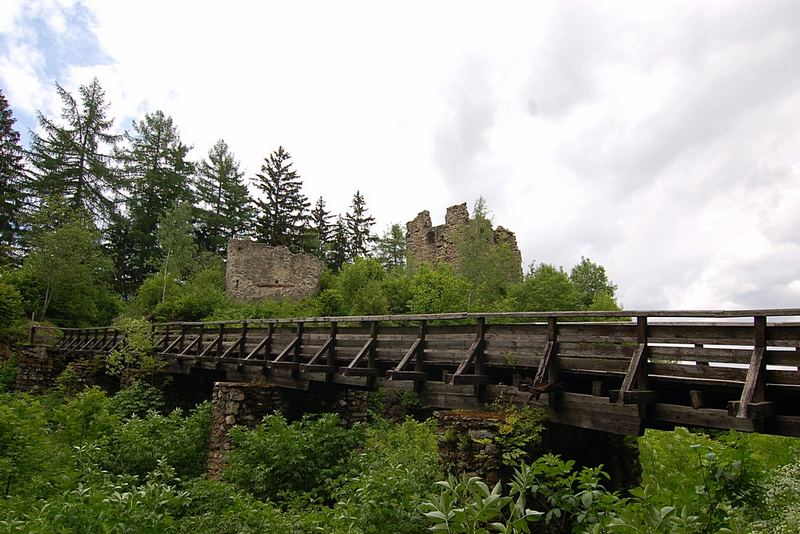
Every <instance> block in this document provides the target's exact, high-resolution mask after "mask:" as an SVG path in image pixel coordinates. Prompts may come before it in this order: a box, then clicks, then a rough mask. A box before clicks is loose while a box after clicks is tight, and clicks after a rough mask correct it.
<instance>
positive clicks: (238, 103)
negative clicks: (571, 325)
mask: <svg viewBox="0 0 800 534" xmlns="http://www.w3.org/2000/svg"><path fill="white" fill-rule="evenodd" d="M529 4H534V5H533V6H531V5H529ZM488 6H489V4H487V3H485V2H481V3H470V2H464V1H454V2H441V1H437V2H411V1H405V2H397V3H394V5H393V7H386V3H382V2H363V3H352V2H329V1H322V2H307V1H304V2H281V3H267V2H245V1H241V2H236V1H229V2H200V1H191V2H188V1H187V2H177V1H170V2H164V1H163V0H162V1H157V2H156V1H153V2H148V1H141V0H139V1H136V2H109V1H101V0H97V1H88V0H87V1H84V2H70V1H61V0H53V1H32V0H21V1H17V0H3V8H2V10H0V88H1V89H2V90H3V91H4V93H5V94H6V97H7V98H8V100H9V102H10V104H11V106H12V108H13V110H14V113H15V116H16V117H17V118H18V120H19V122H18V126H19V127H20V129H21V130H22V133H23V137H27V129H28V128H35V127H36V124H35V114H36V111H37V110H41V111H42V112H43V113H44V114H45V115H48V116H52V117H56V116H57V114H58V112H59V109H60V102H59V101H58V99H57V97H56V93H55V90H54V82H55V81H58V82H59V83H61V84H62V85H63V86H64V87H66V88H67V89H69V90H75V89H77V87H78V86H79V85H81V84H87V83H89V82H90V81H91V80H92V78H93V77H97V78H98V79H99V80H100V82H101V85H102V86H103V87H104V89H105V90H106V92H107V96H108V99H109V100H110V102H111V113H112V115H113V116H114V117H115V118H116V127H117V128H118V129H119V130H120V131H121V130H124V129H125V128H126V127H129V126H130V121H131V120H136V119H140V118H141V117H142V116H143V114H144V113H147V112H152V111H155V110H158V109H161V110H163V111H164V112H165V113H167V114H169V115H171V116H172V117H173V119H174V120H175V123H176V124H177V126H178V128H179V130H180V133H181V135H182V138H183V140H184V142H185V143H187V144H190V145H192V146H193V147H194V150H193V152H192V157H194V158H199V157H201V156H203V155H204V154H205V153H206V152H207V151H208V149H209V148H210V147H211V145H212V144H213V143H214V142H215V141H216V140H217V139H219V138H223V139H225V140H226V141H227V142H228V144H229V145H230V146H231V148H232V149H233V151H234V152H235V154H236V156H237V157H238V159H239V160H240V161H241V163H242V165H243V167H244V169H245V170H246V172H247V175H248V176H252V175H253V174H254V173H255V172H258V171H259V169H260V166H261V163H262V160H263V158H264V157H265V156H266V155H267V154H268V153H269V152H270V151H272V150H274V149H275V148H277V146H278V145H283V146H284V147H285V148H286V149H287V150H288V151H289V152H290V153H291V154H292V156H293V160H294V162H295V167H296V169H297V170H298V172H299V173H300V175H301V177H302V179H303V181H304V184H305V192H306V194H307V195H308V196H309V197H310V199H311V200H312V201H313V200H314V199H316V198H317V197H318V196H320V195H322V196H323V197H324V198H325V199H326V201H327V203H328V205H329V207H330V208H331V209H332V210H333V211H334V212H344V211H346V210H347V207H348V204H349V202H350V199H351V198H352V195H353V193H354V192H355V191H356V190H357V189H358V190H360V191H361V192H362V193H363V194H364V196H365V197H366V200H367V205H368V207H369V208H370V211H371V212H372V214H373V215H374V216H375V217H376V219H377V221H378V224H377V226H376V230H377V231H378V232H382V231H383V230H385V229H386V227H387V226H388V225H389V224H391V223H394V222H398V223H403V224H404V223H405V222H406V221H408V220H411V219H412V218H413V217H414V216H415V215H416V214H417V213H418V212H419V211H422V210H426V209H427V210H429V211H430V212H431V217H432V219H433V221H434V224H437V223H441V222H443V220H444V212H445V209H446V207H447V206H449V205H452V204H457V203H461V202H467V203H468V204H469V205H470V207H471V206H472V204H473V203H474V201H475V199H476V198H477V197H478V196H479V195H483V196H484V197H485V198H486V199H487V202H488V204H489V208H490V209H491V211H492V213H493V216H494V222H495V224H499V225H502V226H505V227H507V228H510V229H511V230H513V231H514V232H515V233H516V235H517V239H518V241H519V244H520V247H521V249H522V253H523V260H524V263H525V264H526V265H527V264H529V263H530V262H532V261H534V260H535V261H537V262H548V263H553V264H556V265H563V266H564V267H565V268H567V269H569V268H570V267H571V266H572V265H573V264H575V263H576V262H577V261H579V259H580V257H581V256H588V257H590V258H591V259H592V260H594V261H596V262H598V263H600V264H602V265H604V266H605V267H606V269H607V271H608V273H609V275H610V277H611V278H612V279H613V280H614V281H615V282H616V283H617V284H618V285H619V291H618V296H619V299H620V301H621V302H622V304H623V305H624V306H625V307H626V308H628V309H645V308H751V307H800V5H798V3H797V1H796V0H769V1H764V0H754V1H750V2H741V1H732V0H725V1H718V2H697V1H688V2H664V3H656V2H642V1H639V0H636V1H630V2H626V1H620V2H613V1H604V2H589V1H586V2H580V1H574V2H569V1H559V2H552V3H549V2H525V3H519V4H517V3H505V2H497V3H493V4H492V6H493V9H492V10H489V9H488Z"/></svg>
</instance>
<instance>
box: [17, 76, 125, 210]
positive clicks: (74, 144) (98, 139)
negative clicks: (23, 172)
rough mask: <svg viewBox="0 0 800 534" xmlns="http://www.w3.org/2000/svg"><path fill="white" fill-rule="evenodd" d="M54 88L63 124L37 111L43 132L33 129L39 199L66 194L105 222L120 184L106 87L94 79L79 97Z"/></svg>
mask: <svg viewBox="0 0 800 534" xmlns="http://www.w3.org/2000/svg"><path fill="white" fill-rule="evenodd" d="M56 90H57V91H58V95H59V97H60V98H61V102H62V111H61V118H62V119H63V120H64V123H65V124H64V125H58V124H56V123H55V122H53V121H52V120H50V119H48V118H47V117H45V116H44V115H43V114H41V113H39V126H40V128H41V135H40V134H34V135H33V139H32V143H31V152H30V161H31V164H32V166H33V175H34V183H33V187H34V192H35V194H36V196H37V197H38V198H37V200H38V202H39V204H40V205H41V203H42V202H43V201H44V199H46V198H48V197H50V198H55V197H59V198H64V199H66V200H67V203H68V205H69V206H71V207H73V208H75V209H83V210H86V211H88V212H90V213H91V214H92V215H93V216H94V218H95V219H96V220H97V221H98V222H100V223H107V222H108V221H109V220H110V219H111V216H112V215H113V214H114V212H115V211H116V202H115V199H116V197H117V192H118V191H119V190H120V187H121V185H122V184H121V183H120V180H119V176H118V175H117V173H116V171H115V169H114V161H113V157H112V156H111V149H112V148H113V146H114V145H115V144H116V143H117V142H118V141H119V136H118V135H114V134H112V133H111V130H112V127H113V125H114V120H113V119H109V118H107V116H106V113H107V111H108V102H106V99H105V91H103V89H102V87H100V83H99V82H98V81H97V79H96V78H95V79H94V80H93V81H92V83H91V84H89V85H82V86H81V87H80V89H79V91H78V92H79V94H80V96H79V98H78V99H76V98H75V97H73V96H72V95H71V94H70V93H69V92H67V91H66V90H65V89H64V88H63V87H61V86H60V85H58V84H56Z"/></svg>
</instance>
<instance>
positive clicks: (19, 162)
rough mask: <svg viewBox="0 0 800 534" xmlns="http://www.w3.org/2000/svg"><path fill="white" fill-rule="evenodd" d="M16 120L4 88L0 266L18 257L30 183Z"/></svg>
mask: <svg viewBox="0 0 800 534" xmlns="http://www.w3.org/2000/svg"><path fill="white" fill-rule="evenodd" d="M15 122H16V119H15V118H14V117H13V115H12V112H11V108H10V107H9V105H8V100H6V97H5V95H3V91H0V266H2V265H5V264H9V263H16V261H17V260H18V257H19V252H20V233H21V231H22V212H23V210H24V208H25V189H26V187H27V184H26V180H25V167H24V164H23V159H22V146H21V145H20V141H19V132H17V130H15V129H14V123H15Z"/></svg>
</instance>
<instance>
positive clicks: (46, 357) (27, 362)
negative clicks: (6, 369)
mask: <svg viewBox="0 0 800 534" xmlns="http://www.w3.org/2000/svg"><path fill="white" fill-rule="evenodd" d="M17 365H18V368H19V371H18V372H17V382H16V385H15V388H16V390H17V391H24V392H27V393H33V394H36V395H41V394H43V393H46V392H47V391H50V390H52V389H53V388H54V387H55V386H56V378H58V375H60V374H61V373H62V372H63V371H64V369H65V368H66V366H67V362H66V360H65V359H64V357H63V356H60V355H59V354H58V353H57V352H55V351H53V352H51V351H48V350H47V347H39V346H30V345H26V346H23V347H22V349H21V350H20V355H19V362H18V363H17Z"/></svg>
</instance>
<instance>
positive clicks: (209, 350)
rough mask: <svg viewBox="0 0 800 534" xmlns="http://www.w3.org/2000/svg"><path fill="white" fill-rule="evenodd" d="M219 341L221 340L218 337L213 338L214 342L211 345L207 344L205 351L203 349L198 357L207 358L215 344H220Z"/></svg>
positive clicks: (215, 346)
mask: <svg viewBox="0 0 800 534" xmlns="http://www.w3.org/2000/svg"><path fill="white" fill-rule="evenodd" d="M221 339H222V338H221V337H220V336H217V337H215V338H214V340H213V341H212V342H211V343H209V344H208V346H207V347H206V348H205V349H203V352H201V353H200V354H198V357H200V358H205V357H207V356H209V355H210V353H211V351H212V350H214V349H216V348H217V344H218V343H219V342H220V340H221ZM198 347H199V345H198Z"/></svg>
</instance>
